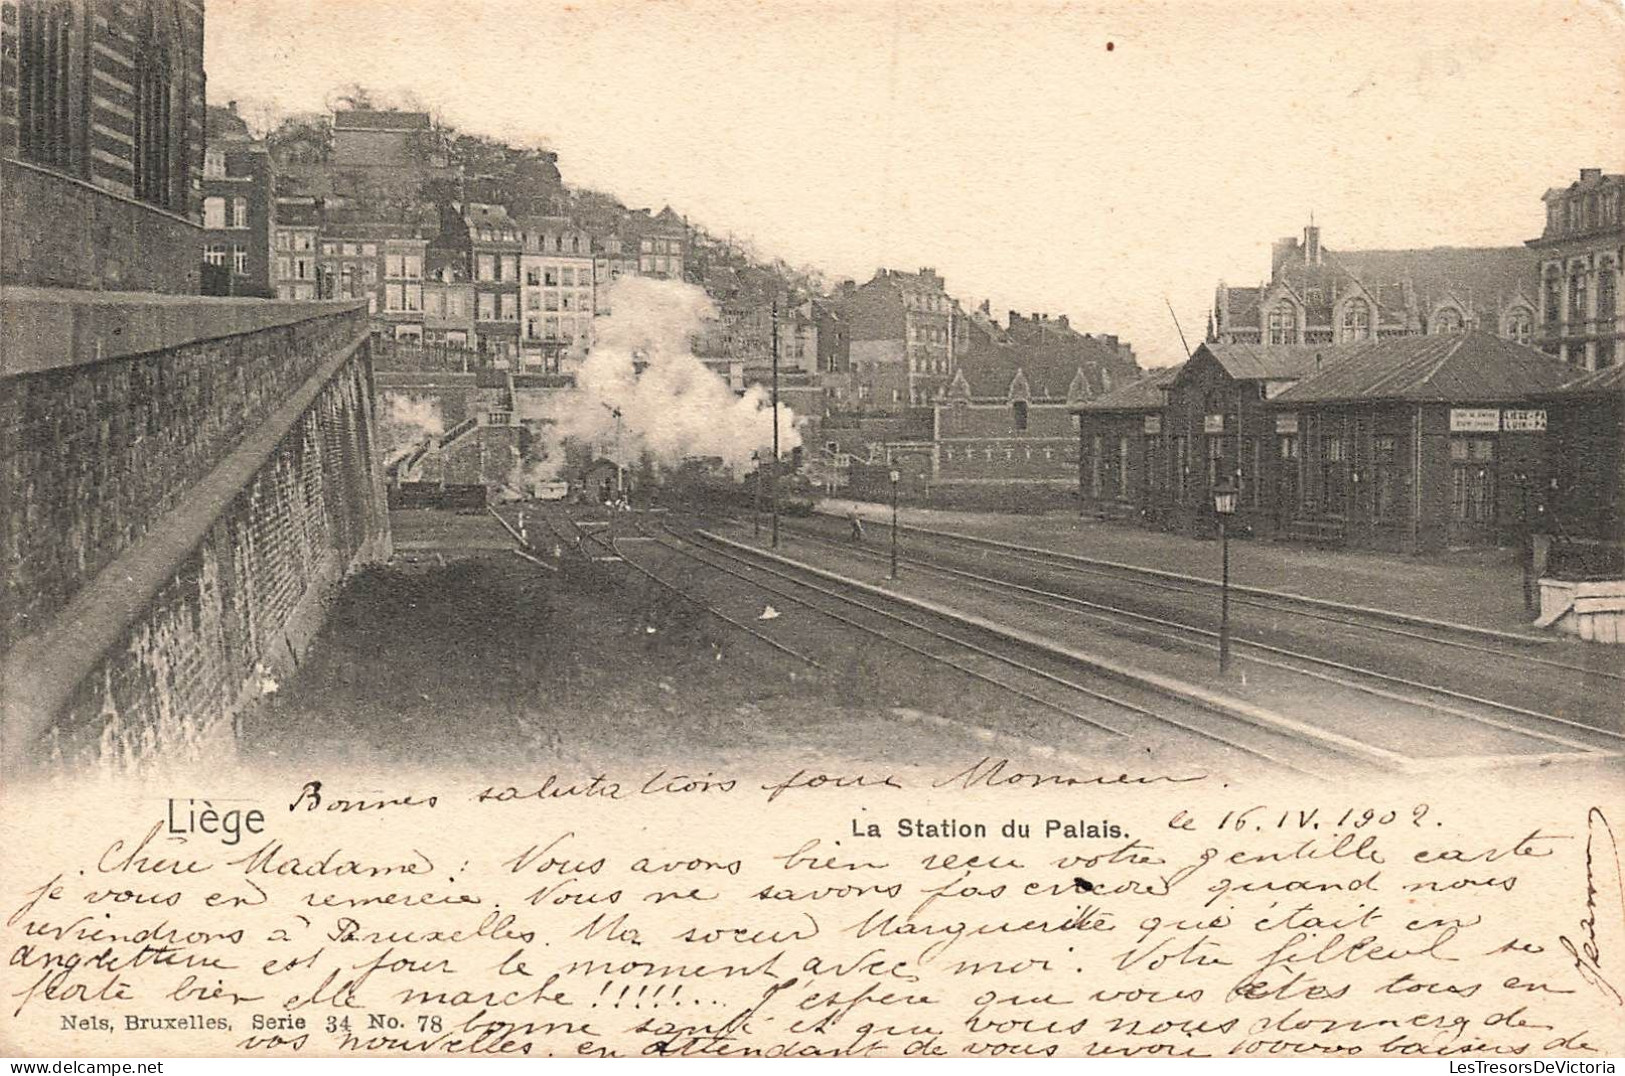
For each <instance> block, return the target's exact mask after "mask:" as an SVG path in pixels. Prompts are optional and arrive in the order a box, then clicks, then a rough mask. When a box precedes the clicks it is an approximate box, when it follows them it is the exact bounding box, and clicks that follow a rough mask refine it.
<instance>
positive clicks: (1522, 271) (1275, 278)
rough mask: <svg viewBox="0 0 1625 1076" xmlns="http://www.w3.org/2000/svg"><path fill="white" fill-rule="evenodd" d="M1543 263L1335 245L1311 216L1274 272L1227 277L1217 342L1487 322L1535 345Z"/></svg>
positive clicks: (1511, 251) (1279, 249) (1364, 334)
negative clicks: (1233, 280)
mask: <svg viewBox="0 0 1625 1076" xmlns="http://www.w3.org/2000/svg"><path fill="white" fill-rule="evenodd" d="M1536 291H1537V288H1536V275H1535V262H1534V259H1533V258H1531V257H1530V255H1529V253H1528V251H1526V250H1524V249H1523V248H1522V247H1432V248H1427V249H1419V250H1350V251H1337V252H1333V251H1331V250H1328V249H1327V248H1326V247H1324V246H1323V245H1322V244H1321V240H1320V229H1319V228H1318V227H1316V226H1315V225H1313V224H1311V225H1309V226H1308V227H1307V228H1305V229H1304V231H1303V240H1302V242H1299V240H1297V239H1295V238H1291V237H1289V238H1286V239H1281V240H1278V241H1277V242H1276V243H1275V244H1274V248H1273V251H1272V254H1271V258H1270V279H1269V281H1268V282H1267V283H1263V284H1260V285H1258V286H1257V287H1239V288H1233V287H1229V286H1227V285H1226V284H1224V283H1223V282H1222V281H1221V282H1220V283H1219V287H1218V291H1217V294H1216V296H1215V300H1214V305H1213V315H1212V318H1211V324H1210V327H1209V334H1208V335H1209V338H1210V340H1211V341H1212V342H1215V343H1227V344H1230V343H1234V344H1260V343H1262V344H1285V345H1291V344H1330V343H1340V344H1341V343H1355V342H1358V341H1361V340H1376V339H1388V338H1390V337H1395V336H1415V335H1419V334H1424V333H1425V334H1444V333H1459V332H1467V331H1470V330H1474V329H1476V330H1480V331H1483V332H1488V333H1491V334H1493V335H1496V336H1500V337H1502V338H1504V339H1507V340H1512V341H1515V342H1517V343H1525V344H1526V343H1529V342H1530V340H1531V338H1532V335H1533V331H1534V324H1535V310H1536Z"/></svg>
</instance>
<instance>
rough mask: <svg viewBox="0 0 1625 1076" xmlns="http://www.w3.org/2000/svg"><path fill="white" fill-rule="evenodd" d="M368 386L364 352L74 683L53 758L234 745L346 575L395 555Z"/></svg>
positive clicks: (140, 760) (56, 728)
mask: <svg viewBox="0 0 1625 1076" xmlns="http://www.w3.org/2000/svg"><path fill="white" fill-rule="evenodd" d="M370 392H371V389H370V385H369V384H368V369H367V357H366V353H365V350H364V349H363V350H362V351H359V352H357V353H356V355H355V356H354V357H353V358H352V359H351V360H350V361H349V362H347V363H346V364H345V365H344V366H343V367H342V368H341V369H340V370H339V372H338V374H337V375H336V376H334V377H333V378H332V379H331V380H329V381H328V382H327V384H326V385H325V387H323V388H322V390H321V392H320V394H319V395H318V397H317V399H316V401H315V403H314V404H313V405H312V406H311V407H309V408H308V409H306V410H305V412H304V413H303V415H302V416H301V417H300V418H299V420H298V421H297V422H296V423H295V425H294V427H293V428H292V429H290V430H289V431H288V432H287V434H286V435H285V436H284V437H283V438H282V439H281V441H280V442H279V443H278V445H277V446H276V448H275V450H274V451H273V453H272V454H271V456H270V458H269V459H268V460H266V462H265V463H264V464H263V465H262V466H261V467H260V468H259V470H258V471H257V472H256V473H255V474H254V476H253V478H252V479H251V480H250V481H249V483H248V484H247V485H246V486H244V487H243V488H242V489H241V490H240V491H238V492H237V494H236V495H235V496H234V497H232V498H231V500H230V502H229V503H228V504H227V505H226V506H225V508H224V510H223V511H222V512H221V513H220V514H219V516H218V517H217V518H216V519H215V521H214V523H213V525H212V526H211V527H210V528H209V530H208V532H207V536H206V537H205V538H204V540H203V542H202V543H201V544H200V545H199V546H198V547H197V548H196V549H194V550H193V552H192V553H191V555H190V556H188V557H187V558H186V559H185V560H184V561H183V562H182V563H181V564H180V566H179V568H178V570H177V571H175V572H174V573H173V575H172V576H171V578H170V579H169V580H168V582H166V583H165V584H164V585H163V586H162V587H161V588H160V589H159V591H158V593H157V594H156V595H155V596H154V597H153V598H152V600H151V601H150V603H149V604H148V606H147V608H146V611H145V612H144V613H143V614H142V615H141V616H140V617H138V618H137V619H136V621H135V622H134V623H133V624H131V625H130V626H129V627H128V628H127V630H126V631H125V632H124V633H123V636H122V637H121V639H120V640H119V642H118V643H117V644H116V645H114V646H113V647H112V648H111V649H109V650H108V651H107V652H106V653H105V654H104V655H103V656H102V657H101V659H100V660H99V661H98V662H96V663H95V664H94V666H93V667H92V668H91V670H90V672H89V674H88V675H86V676H85V677H84V678H83V679H82V680H81V681H80V683H79V687H78V690H77V691H76V692H75V693H74V694H73V696H72V698H71V700H70V701H69V703H68V705H67V707H66V709H65V710H64V711H63V712H62V713H61V715H60V716H59V717H58V719H57V721H56V722H55V723H54V724H53V725H52V726H51V727H50V729H49V731H48V733H47V735H46V743H47V748H48V753H49V756H50V757H51V759H52V761H53V762H55V763H57V764H59V765H68V766H85V765H94V766H99V767H101V768H105V769H132V768H139V767H140V766H142V765H143V764H145V763H147V762H149V761H151V760H153V759H154V758H159V757H161V758H163V759H164V760H166V761H184V760H194V759H197V758H200V757H206V756H208V755H210V754H211V753H214V752H219V751H226V750H229V744H230V739H231V735H232V732H233V725H232V722H233V719H234V716H235V715H237V714H238V713H240V712H241V711H242V709H243V708H244V707H245V706H247V705H248V704H250V703H252V702H253V701H254V700H256V699H257V698H259V697H261V696H262V695H263V694H264V693H265V692H266V690H267V689H268V688H269V687H270V686H271V685H272V683H274V681H275V679H276V678H277V677H279V676H283V677H285V676H286V675H288V673H289V672H290V671H291V668H292V666H293V665H294V664H295V662H296V660H297V659H296V655H298V654H302V653H303V651H304V649H305V647H306V645H307V644H308V642H309V640H310V638H311V637H312V636H313V635H314V634H315V631H316V628H317V627H318V626H319V624H320V621H321V617H322V613H323V611H324V606H325V602H326V600H327V599H328V598H329V597H330V596H331V594H332V592H333V591H334V589H335V588H336V587H337V585H338V584H339V582H340V581H341V580H342V579H343V578H344V576H345V575H346V574H347V572H348V571H349V570H350V569H351V568H352V567H353V566H354V565H356V564H357V563H359V562H364V561H368V560H372V559H377V558H379V557H382V556H384V555H387V549H388V525H389V524H388V518H387V516H386V514H385V512H384V508H383V496H382V484H381V481H380V478H379V472H378V468H377V465H376V463H375V461H374V456H373V446H372V443H371V440H372V429H371V425H372V416H371V401H370Z"/></svg>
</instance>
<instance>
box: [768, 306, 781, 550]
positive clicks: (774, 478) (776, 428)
mask: <svg viewBox="0 0 1625 1076" xmlns="http://www.w3.org/2000/svg"><path fill="white" fill-rule="evenodd" d="M769 473H770V474H771V475H772V490H773V548H774V549H777V548H779V301H778V300H777V299H774V300H773V469H772V471H770V472H769Z"/></svg>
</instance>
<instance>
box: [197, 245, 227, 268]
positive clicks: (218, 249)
mask: <svg viewBox="0 0 1625 1076" xmlns="http://www.w3.org/2000/svg"><path fill="white" fill-rule="evenodd" d="M230 255H231V249H230V248H229V247H227V246H226V244H224V243H210V244H209V245H207V246H205V247H204V248H203V260H204V261H206V262H208V263H209V264H210V265H225V264H226V259H227V258H228V257H230Z"/></svg>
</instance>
